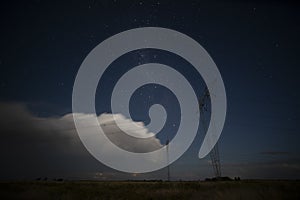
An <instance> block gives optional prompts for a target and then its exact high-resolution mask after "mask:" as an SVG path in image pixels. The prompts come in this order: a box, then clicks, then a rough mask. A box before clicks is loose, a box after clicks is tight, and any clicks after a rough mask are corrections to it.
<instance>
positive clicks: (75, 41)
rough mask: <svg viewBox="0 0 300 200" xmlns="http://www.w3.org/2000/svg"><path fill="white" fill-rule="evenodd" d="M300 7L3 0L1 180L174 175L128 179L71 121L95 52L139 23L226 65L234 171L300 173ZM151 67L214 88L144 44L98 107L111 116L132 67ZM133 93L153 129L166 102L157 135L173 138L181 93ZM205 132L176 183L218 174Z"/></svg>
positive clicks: (229, 162)
mask: <svg viewBox="0 0 300 200" xmlns="http://www.w3.org/2000/svg"><path fill="white" fill-rule="evenodd" d="M299 8H300V4H295V3H293V2H292V1H255V0H254V1H227V2H226V3H225V1H224V2H223V1H207V2H204V1H182V2H181V3H178V2H177V1H160V0H158V1H129V0H128V1H119V0H113V1H97V0H92V1H91V0H89V1H69V2H68V1H38V0H36V1H10V2H9V3H8V2H6V3H4V2H1V6H0V9H1V11H0V15H1V18H0V21H1V38H0V41H1V46H0V52H1V53H0V69H1V71H0V88H1V90H0V91H1V93H0V134H1V140H0V156H1V161H0V164H1V170H0V179H35V178H38V177H48V178H58V177H63V178H66V179H97V180H98V179H99V180H107V179H109V180H110V179H113V180H115V179H166V169H161V170H159V171H155V172H152V173H146V174H126V173H123V172H118V171H116V170H113V169H110V168H108V167H106V166H104V165H103V164H101V163H100V162H98V161H97V160H96V159H94V158H93V157H92V156H91V155H90V154H89V153H88V152H87V150H86V149H85V148H84V147H83V145H82V143H81V142H80V140H79V137H78V136H77V134H76V132H75V131H74V125H73V124H72V123H73V122H72V121H71V120H69V118H68V116H69V114H70V113H72V90H73V84H74V81H75V77H76V74H77V71H78V69H79V67H80V65H81V63H82V62H83V60H84V59H85V57H86V56H87V55H88V53H89V52H90V51H91V50H92V49H93V48H95V47H96V46H97V45H98V44H99V43H101V42H102V41H104V40H105V39H107V38H108V37H110V36H112V35H115V34H117V33H120V32H122V31H125V30H129V29H133V28H139V27H163V28H169V29H173V30H176V31H179V32H181V33H184V34H186V35H188V36H189V37H191V38H193V39H194V40H196V41H197V42H198V43H199V44H201V45H202V46H203V47H204V48H205V49H206V51H207V52H208V53H209V54H210V56H211V57H212V58H213V60H214V62H215V63H216V65H217V66H218V68H219V71H220V73H221V75H222V78H223V81H224V84H225V88H226V94H227V105H228V107H227V118H226V122H225V126H224V129H223V132H222V135H221V138H220V140H219V142H218V144H219V150H220V158H221V162H222V167H221V168H222V172H223V175H224V176H230V177H234V176H240V177H241V178H253V179H254V178H272V179H281V178H282V179H299V178H300V147H299V144H298V142H299V141H300V134H299V131H298V129H297V125H298V123H299V121H300V120H299V119H300V118H299V114H300V113H299V111H300V109H299V108H300V103H299V102H300V94H299V89H298V87H299V85H300V81H299V79H298V76H299V74H300V70H299V67H300V61H299V52H300V51H299V50H300V49H299V46H300V39H299V35H300V26H299V24H300V12H299ZM150 62H158V63H162V64H165V65H168V66H171V67H172V68H174V69H176V70H178V71H179V72H180V73H182V74H183V75H184V76H185V77H186V78H187V79H188V80H189V82H190V83H191V85H192V86H193V89H194V90H195V93H196V95H197V96H198V97H201V96H202V95H203V91H204V88H205V84H204V82H203V80H202V78H201V76H199V75H196V73H195V71H193V68H192V66H190V64H189V63H188V62H187V61H186V60H184V59H182V58H181V57H178V56H176V55H174V54H173V53H170V52H167V51H162V50H156V49H141V50H137V51H133V52H129V53H127V54H125V55H123V56H121V57H119V58H118V59H116V60H115V62H113V63H112V64H111V66H110V68H109V70H107V71H106V72H105V73H106V76H105V78H104V79H102V80H101V81H102V84H103V87H102V86H100V85H98V88H97V93H96V99H95V100H96V111H97V114H99V115H100V114H102V113H110V112H111V109H110V104H109V103H110V97H111V92H112V89H113V87H114V84H115V83H116V82H117V81H118V79H119V78H120V77H121V76H122V74H123V73H124V72H126V71H128V70H129V69H131V68H133V67H134V66H136V65H140V64H145V63H150ZM132 99H133V100H132V101H131V104H130V112H131V114H132V119H133V120H134V121H143V122H144V123H145V124H147V123H149V116H148V110H149V107H150V106H151V105H152V104H154V103H159V104H161V105H163V106H164V107H165V109H166V111H167V113H168V119H167V122H166V124H165V126H164V128H163V130H162V131H161V132H160V133H159V134H158V135H157V137H158V139H160V141H161V143H162V144H165V142H166V141H165V140H166V138H165V133H166V132H168V133H173V132H176V130H177V128H178V122H179V119H178V114H179V111H178V102H177V100H176V98H175V97H174V95H173V94H172V93H171V92H170V91H169V90H168V89H166V88H164V87H160V86H157V85H146V86H144V87H142V88H139V89H138V90H137V91H136V92H135V93H134V96H133V97H132ZM208 110H209V109H208ZM208 115H209V113H208ZM203 135H204V133H203V130H202V129H201V127H200V128H199V131H198V135H197V138H196V139H195V141H194V143H193V144H192V146H191V147H190V148H189V150H188V151H187V152H186V153H185V154H184V155H183V156H182V157H181V158H180V159H179V160H177V161H176V162H174V163H173V164H172V165H171V166H170V170H171V178H172V180H178V179H183V180H198V179H204V178H205V177H212V176H213V171H212V167H211V166H210V159H209V156H207V157H206V158H204V159H202V160H199V159H198V156H197V155H198V151H199V147H200V144H201V140H202V138H203ZM173 136H174V135H172V134H171V135H170V137H171V138H172V137H173Z"/></svg>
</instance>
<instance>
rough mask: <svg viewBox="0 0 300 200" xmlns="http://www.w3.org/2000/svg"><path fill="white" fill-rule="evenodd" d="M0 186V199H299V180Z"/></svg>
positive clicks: (113, 182) (71, 183) (42, 183)
mask: <svg viewBox="0 0 300 200" xmlns="http://www.w3.org/2000/svg"><path fill="white" fill-rule="evenodd" d="M0 185H1V186H0V199H85V200H87V199H233V200H234V199H251V200H252V199H275V200H276V199H295V200H296V199H300V181H265V180H264V181H256V180H251V181H221V182H196V181H195V182H154V181H153V182H126V181H123V182H117V181H112V182H108V181H107V182H93V181H59V182H55V181H33V182H1V183H0Z"/></svg>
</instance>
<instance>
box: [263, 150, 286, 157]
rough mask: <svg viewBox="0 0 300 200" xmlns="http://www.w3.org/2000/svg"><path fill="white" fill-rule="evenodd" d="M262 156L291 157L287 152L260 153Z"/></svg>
mask: <svg viewBox="0 0 300 200" xmlns="http://www.w3.org/2000/svg"><path fill="white" fill-rule="evenodd" d="M260 154H262V155H271V156H280V155H290V152H287V151H264V152H260Z"/></svg>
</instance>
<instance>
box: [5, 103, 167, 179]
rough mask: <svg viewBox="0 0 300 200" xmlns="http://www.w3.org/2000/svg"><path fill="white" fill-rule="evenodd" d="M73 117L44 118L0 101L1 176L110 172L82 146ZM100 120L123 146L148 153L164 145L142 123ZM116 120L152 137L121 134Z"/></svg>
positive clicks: (112, 117) (107, 116)
mask: <svg viewBox="0 0 300 200" xmlns="http://www.w3.org/2000/svg"><path fill="white" fill-rule="evenodd" d="M78 115H81V117H82V118H85V119H87V118H89V117H90V115H89V114H78ZM72 116H73V114H72V113H71V114H66V115H64V116H60V117H47V118H42V117H37V116H34V115H33V114H32V113H31V112H30V111H29V110H28V109H27V107H26V106H25V105H24V104H20V103H0V133H1V140H0V150H1V152H0V155H1V158H2V160H1V166H2V171H1V174H0V178H10V177H11V176H12V177H13V178H14V177H18V178H22V177H24V178H26V177H28V176H30V177H32V176H36V177H38V176H41V175H43V174H48V175H49V176H51V175H53V176H54V175H55V176H58V175H61V176H64V175H65V173H67V172H66V171H74V174H76V175H78V173H77V172H75V171H76V170H77V169H78V170H79V169H80V170H81V171H98V172H99V171H100V172H101V173H102V171H103V170H108V171H109V169H108V168H107V167H105V166H103V165H101V164H100V163H99V162H98V161H96V160H95V159H94V158H92V156H91V155H90V154H89V153H88V152H87V150H86V149H85V148H84V147H83V145H82V143H81V141H80V139H79V137H78V135H77V133H76V129H75V126H74V122H73V117H72ZM98 120H99V124H100V125H101V126H102V128H103V130H104V131H105V133H106V135H107V137H108V138H109V139H110V140H111V141H112V142H113V143H115V144H116V145H118V146H120V147H121V148H123V149H126V150H128V151H133V152H148V151H152V150H154V149H157V148H160V147H162V145H161V143H160V141H159V140H158V139H157V138H155V136H154V134H153V133H150V132H148V130H147V129H146V128H145V126H144V125H143V124H142V123H139V124H138V127H139V128H138V129H137V128H136V127H137V126H133V127H132V126H131V124H133V122H132V121H131V120H130V119H126V118H125V117H124V116H122V115H121V114H117V115H112V114H107V113H106V114H102V115H100V116H99V117H98ZM114 120H118V122H119V123H120V124H125V126H124V127H125V129H126V131H132V135H135V136H136V137H146V136H147V137H148V136H152V137H150V138H147V140H143V141H141V140H140V139H135V140H131V139H132V138H130V137H128V135H127V136H126V134H125V133H122V131H121V130H120V129H119V127H118V126H117V125H116V123H115V121H114ZM87 126H93V125H92V124H87ZM124 127H123V128H124ZM86 128H88V127H86ZM109 146H110V145H105V147H104V148H105V149H104V150H105V151H107V152H109V151H110V150H109ZM102 148H103V147H102ZM85 175H86V174H85ZM85 175H84V176H85ZM70 176H74V175H70Z"/></svg>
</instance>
